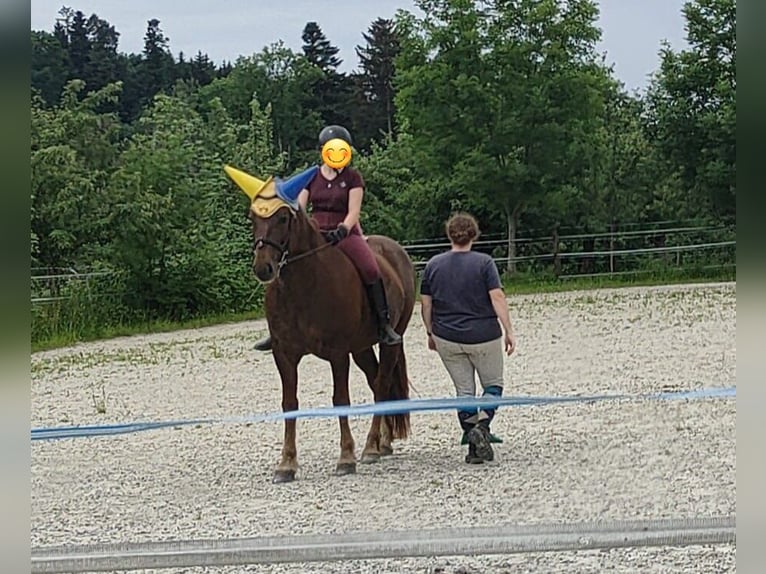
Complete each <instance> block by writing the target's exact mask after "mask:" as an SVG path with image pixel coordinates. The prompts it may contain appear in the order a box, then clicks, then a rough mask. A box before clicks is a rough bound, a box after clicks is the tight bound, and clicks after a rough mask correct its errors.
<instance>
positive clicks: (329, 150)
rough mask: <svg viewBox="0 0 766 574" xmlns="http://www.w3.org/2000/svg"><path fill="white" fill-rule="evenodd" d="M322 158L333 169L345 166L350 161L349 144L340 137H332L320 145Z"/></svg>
mask: <svg viewBox="0 0 766 574" xmlns="http://www.w3.org/2000/svg"><path fill="white" fill-rule="evenodd" d="M322 160H323V161H324V162H325V163H326V164H327V165H328V166H329V167H331V168H333V169H341V168H343V167H346V166H347V165H348V163H349V162H350V161H351V146H350V145H348V143H346V142H345V141H343V140H342V139H340V138H333V139H331V140H329V141H328V142H327V143H325V144H324V145H323V146H322Z"/></svg>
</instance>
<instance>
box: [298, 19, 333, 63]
mask: <svg viewBox="0 0 766 574" xmlns="http://www.w3.org/2000/svg"><path fill="white" fill-rule="evenodd" d="M301 38H302V39H303V55H304V56H306V59H307V60H308V61H309V63H310V64H311V65H312V66H316V67H317V68H319V69H320V70H322V71H323V72H325V73H328V72H337V71H338V66H340V65H341V64H342V63H343V60H341V59H340V58H338V57H337V56H336V54H337V53H338V52H339V49H338V48H337V47H336V46H333V45H332V44H331V43H330V41H329V40H328V39H327V37H326V36H325V35H324V32H322V29H321V28H320V27H319V24H317V23H316V22H307V23H306V25H305V26H304V28H303V33H302V34H301Z"/></svg>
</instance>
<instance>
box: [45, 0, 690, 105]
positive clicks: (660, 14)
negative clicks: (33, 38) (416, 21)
mask: <svg viewBox="0 0 766 574" xmlns="http://www.w3.org/2000/svg"><path fill="white" fill-rule="evenodd" d="M598 4H599V6H600V10H601V16H600V18H599V21H598V26H599V27H600V28H601V30H602V40H601V42H600V43H599V46H598V50H599V52H601V53H606V56H607V62H609V63H612V64H613V65H614V70H615V75H616V76H617V77H618V78H619V79H620V80H622V81H623V82H624V83H625V86H626V88H627V89H628V90H629V91H634V90H643V89H644V88H645V87H646V85H647V83H648V79H649V75H650V74H651V73H652V72H654V71H655V70H656V69H657V67H658V65H659V58H658V52H659V50H660V46H661V42H662V41H663V40H665V41H668V42H669V43H670V45H671V46H672V47H673V48H674V49H676V50H678V49H682V48H683V47H685V45H686V40H685V30H684V20H683V16H682V14H681V8H682V6H683V4H684V0H601V1H600V2H598ZM62 5H66V6H69V7H71V8H73V9H74V10H81V11H82V12H83V13H84V14H85V15H86V16H90V15H91V14H93V13H95V14H97V15H98V16H99V17H100V18H102V19H104V20H106V21H108V22H109V23H110V24H112V25H113V26H114V27H115V28H116V29H117V31H118V32H119V33H120V44H119V50H120V51H122V52H135V53H139V52H141V51H142V49H143V38H144V33H145V32H146V24H147V21H148V20H150V19H152V18H157V19H158V20H159V21H160V27H161V28H162V30H163V32H164V34H165V36H166V37H168V39H169V40H170V49H171V51H172V52H173V55H174V56H176V57H177V56H178V53H179V52H183V53H184V54H185V55H187V56H193V55H194V54H196V53H197V52H198V51H199V50H201V51H202V52H203V53H207V54H208V56H209V57H210V58H211V59H212V60H213V61H214V62H216V63H217V64H220V63H221V62H222V61H224V60H227V61H231V62H234V61H235V60H236V59H237V57H238V56H240V55H245V56H249V55H251V54H254V53H256V52H259V51H260V50H261V49H262V48H263V47H265V46H267V45H269V44H271V43H273V42H276V41H278V40H283V41H284V43H285V45H286V46H287V47H289V48H292V49H293V50H296V51H298V50H300V47H301V44H302V43H303V42H302V40H301V32H302V30H303V27H304V25H305V24H306V22H309V21H316V22H317V23H318V24H319V26H320V27H321V28H322V31H323V32H324V34H325V36H326V37H327V39H328V40H330V42H331V43H332V44H333V45H335V46H337V47H338V48H339V49H340V52H339V54H338V56H339V57H340V58H341V59H342V60H343V63H342V65H341V66H340V70H341V71H344V72H350V71H351V70H352V69H354V68H356V66H357V62H358V60H357V57H356V53H355V51H354V48H355V47H356V46H357V45H360V44H364V43H365V41H364V39H363V38H362V32H364V31H366V30H367V29H368V28H369V26H370V24H371V23H372V21H373V20H375V19H376V18H378V17H383V18H389V17H392V16H393V15H394V14H395V13H396V11H397V10H398V9H405V10H409V11H413V12H414V11H416V8H415V5H414V3H413V2H412V0H333V1H332V2H328V1H327V0H216V1H215V2H210V1H204V0H32V2H31V28H32V29H33V30H48V31H50V30H52V29H53V26H54V24H55V21H56V18H57V16H58V11H59V9H60V8H61V7H62Z"/></svg>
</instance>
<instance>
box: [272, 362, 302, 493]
mask: <svg viewBox="0 0 766 574" xmlns="http://www.w3.org/2000/svg"><path fill="white" fill-rule="evenodd" d="M274 362H275V363H276V364H277V370H278V371H279V376H280V378H281V379H282V411H283V412H288V411H296V410H298V363H299V362H300V357H292V356H289V355H287V354H286V353H284V352H282V351H281V350H279V349H276V348H275V349H274ZM295 423H296V420H295V419H287V420H285V437H284V441H283V443H282V458H281V460H280V462H279V465H278V466H277V469H276V471H275V472H274V479H273V482H275V483H280V482H292V481H293V480H295V472H296V471H297V470H298V450H297V448H296V446H295Z"/></svg>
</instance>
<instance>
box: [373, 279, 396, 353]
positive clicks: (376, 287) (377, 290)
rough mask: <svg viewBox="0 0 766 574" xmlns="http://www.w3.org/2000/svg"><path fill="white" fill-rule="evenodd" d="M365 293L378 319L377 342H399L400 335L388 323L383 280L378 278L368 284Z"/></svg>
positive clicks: (394, 343) (387, 343) (392, 343)
mask: <svg viewBox="0 0 766 574" xmlns="http://www.w3.org/2000/svg"><path fill="white" fill-rule="evenodd" d="M367 295H368V297H369V298H370V302H371V303H372V308H373V310H374V311H375V316H376V317H377V319H378V342H379V343H380V344H381V345H399V344H401V342H402V337H401V335H399V333H397V332H396V331H394V328H393V327H392V326H391V324H390V317H389V315H388V302H387V301H386V290H385V289H384V287H383V280H382V279H378V280H377V281H375V283H372V284H370V285H368V286H367Z"/></svg>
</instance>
